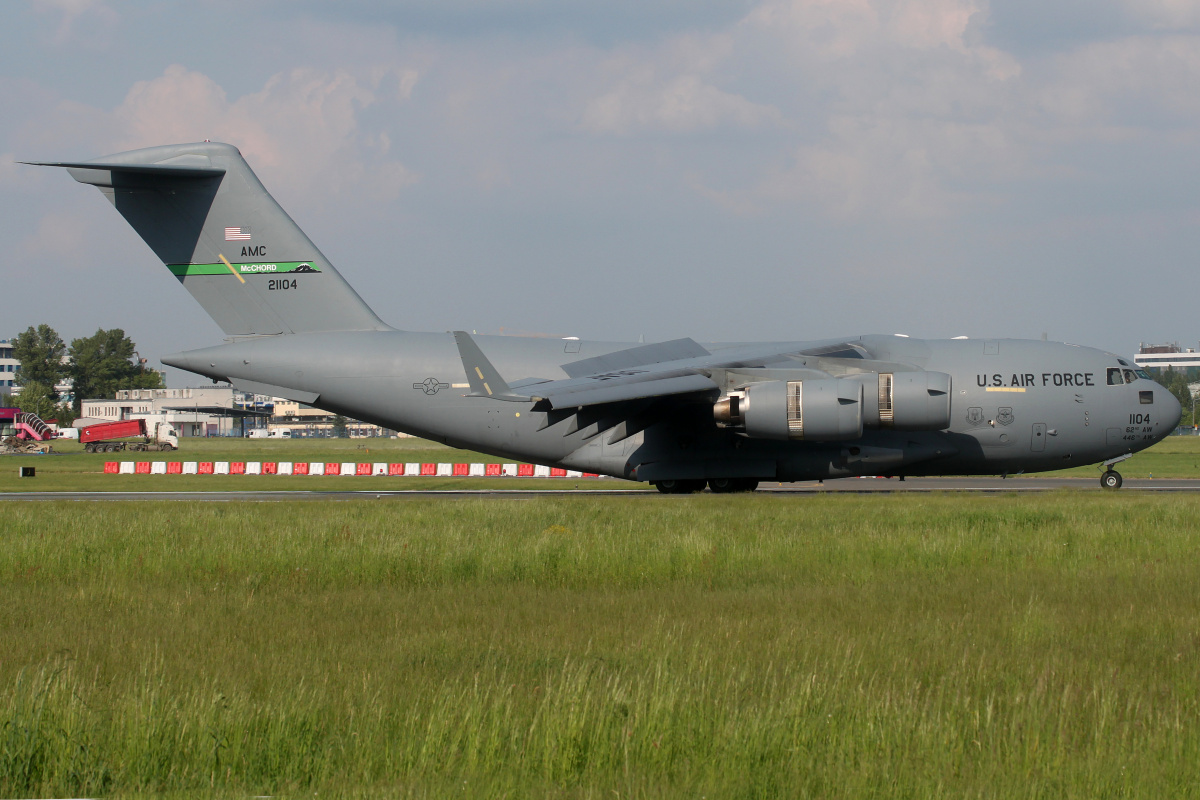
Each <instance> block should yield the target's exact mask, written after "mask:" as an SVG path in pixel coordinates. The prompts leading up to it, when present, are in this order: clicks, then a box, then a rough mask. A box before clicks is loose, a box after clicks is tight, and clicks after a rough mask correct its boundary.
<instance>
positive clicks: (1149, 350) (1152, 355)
mask: <svg viewBox="0 0 1200 800" xmlns="http://www.w3.org/2000/svg"><path fill="white" fill-rule="evenodd" d="M1133 360H1134V363H1136V364H1137V365H1138V366H1139V367H1141V368H1142V369H1167V368H1168V367H1169V368H1171V369H1174V370H1176V371H1186V370H1188V369H1193V368H1200V353H1198V352H1196V350H1195V349H1194V348H1191V347H1189V348H1186V349H1183V348H1181V347H1180V346H1179V345H1178V344H1142V345H1141V346H1139V347H1138V352H1137V355H1135V356H1134V357H1133Z"/></svg>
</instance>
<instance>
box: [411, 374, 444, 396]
mask: <svg viewBox="0 0 1200 800" xmlns="http://www.w3.org/2000/svg"><path fill="white" fill-rule="evenodd" d="M413 388H414V389H420V390H421V391H423V392H424V393H425V394H437V393H438V390H440V389H449V388H450V384H448V383H440V382H439V381H438V379H437V378H426V379H425V380H423V381H421V382H420V383H414V384H413Z"/></svg>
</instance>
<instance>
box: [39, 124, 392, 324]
mask: <svg viewBox="0 0 1200 800" xmlns="http://www.w3.org/2000/svg"><path fill="white" fill-rule="evenodd" d="M26 163H34V164H38V165H40V166H52V167H66V168H67V169H68V170H69V171H70V173H71V175H72V177H74V178H75V180H77V181H79V182H80V183H90V184H92V185H93V186H96V187H98V188H99V189H100V191H101V192H103V193H104V195H105V197H107V198H108V199H109V200H110V201H112V204H113V205H114V206H116V209H117V211H119V212H121V216H123V217H125V219H126V221H128V222H129V224H130V225H132V226H133V229H134V230H136V231H137V232H138V235H139V236H141V237H142V239H143V240H145V242H146V244H148V245H150V249H151V250H153V251H154V253H155V254H156V255H157V256H158V257H159V258H160V259H162V262H163V264H165V265H166V266H167V268H168V269H169V270H171V273H172V274H173V275H175V277H176V278H178V279H179V282H180V283H182V284H183V285H184V287H185V288H186V289H187V290H188V291H189V292H191V294H192V297H194V298H196V300H197V302H199V303H200V305H201V306H203V307H204V310H205V311H207V312H208V314H209V316H211V317H212V318H213V320H215V321H216V323H217V325H219V326H220V327H221V330H223V331H224V332H225V333H226V334H227V335H229V336H248V335H263V334H280V333H304V332H314V331H346V330H388V329H389V328H388V326H387V325H385V324H384V323H383V322H382V321H381V320H380V319H379V317H377V316H376V315H375V312H374V311H372V310H371V309H370V307H369V306H367V304H366V303H365V302H364V301H363V299H362V298H361V297H359V295H358V293H357V292H355V291H354V289H352V288H351V287H350V284H348V283H346V281H345V279H344V278H342V276H341V275H340V274H338V272H337V270H335V269H334V268H333V265H331V264H330V263H329V261H328V260H327V259H326V258H325V256H323V255H322V254H321V251H320V250H318V249H317V248H316V246H315V245H314V244H313V243H312V242H311V241H310V240H309V238H308V237H307V236H305V235H304V232H303V231H302V230H300V228H299V226H297V225H296V223H295V222H293V221H292V218H291V217H289V216H288V215H287V213H286V212H285V211H284V210H283V209H282V208H281V207H280V206H279V204H278V203H277V202H275V198H273V197H271V195H270V194H268V193H267V190H266V189H264V188H263V185H262V184H261V183H260V182H259V180H258V178H257V176H255V174H254V172H253V171H252V170H251V169H250V166H249V165H248V164H247V163H246V161H245V159H243V158H242V154H241V152H239V151H238V149H237V148H236V147H234V146H232V145H228V144H220V143H217V142H200V143H197V144H176V145H167V146H164V147H148V148H145V149H142V150H131V151H129V152H127V153H117V154H116V155H111V156H104V157H102V158H98V159H95V160H94V161H84V162H26Z"/></svg>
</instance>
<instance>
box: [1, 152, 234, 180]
mask: <svg viewBox="0 0 1200 800" xmlns="http://www.w3.org/2000/svg"><path fill="white" fill-rule="evenodd" d="M204 161H208V159H207V158H206V159H204ZM17 163H18V164H29V165H30V166H34V167H63V168H65V169H67V170H69V171H70V173H71V177H73V178H74V179H75V180H77V181H79V182H80V183H89V184H92V185H93V186H112V185H113V184H112V175H113V174H114V173H115V174H118V175H120V174H124V175H137V176H149V177H161V178H171V179H176V178H219V177H221V176H222V175H224V174H225V170H224V169H223V168H221V167H213V166H205V165H202V164H193V163H184V164H117V163H113V162H109V161H18V162H17Z"/></svg>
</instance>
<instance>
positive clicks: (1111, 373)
mask: <svg viewBox="0 0 1200 800" xmlns="http://www.w3.org/2000/svg"><path fill="white" fill-rule="evenodd" d="M1123 383H1125V378H1124V377H1122V376H1121V370H1119V369H1117V368H1116V367H1109V368H1108V385H1109V386H1120V385H1122V384H1123Z"/></svg>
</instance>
